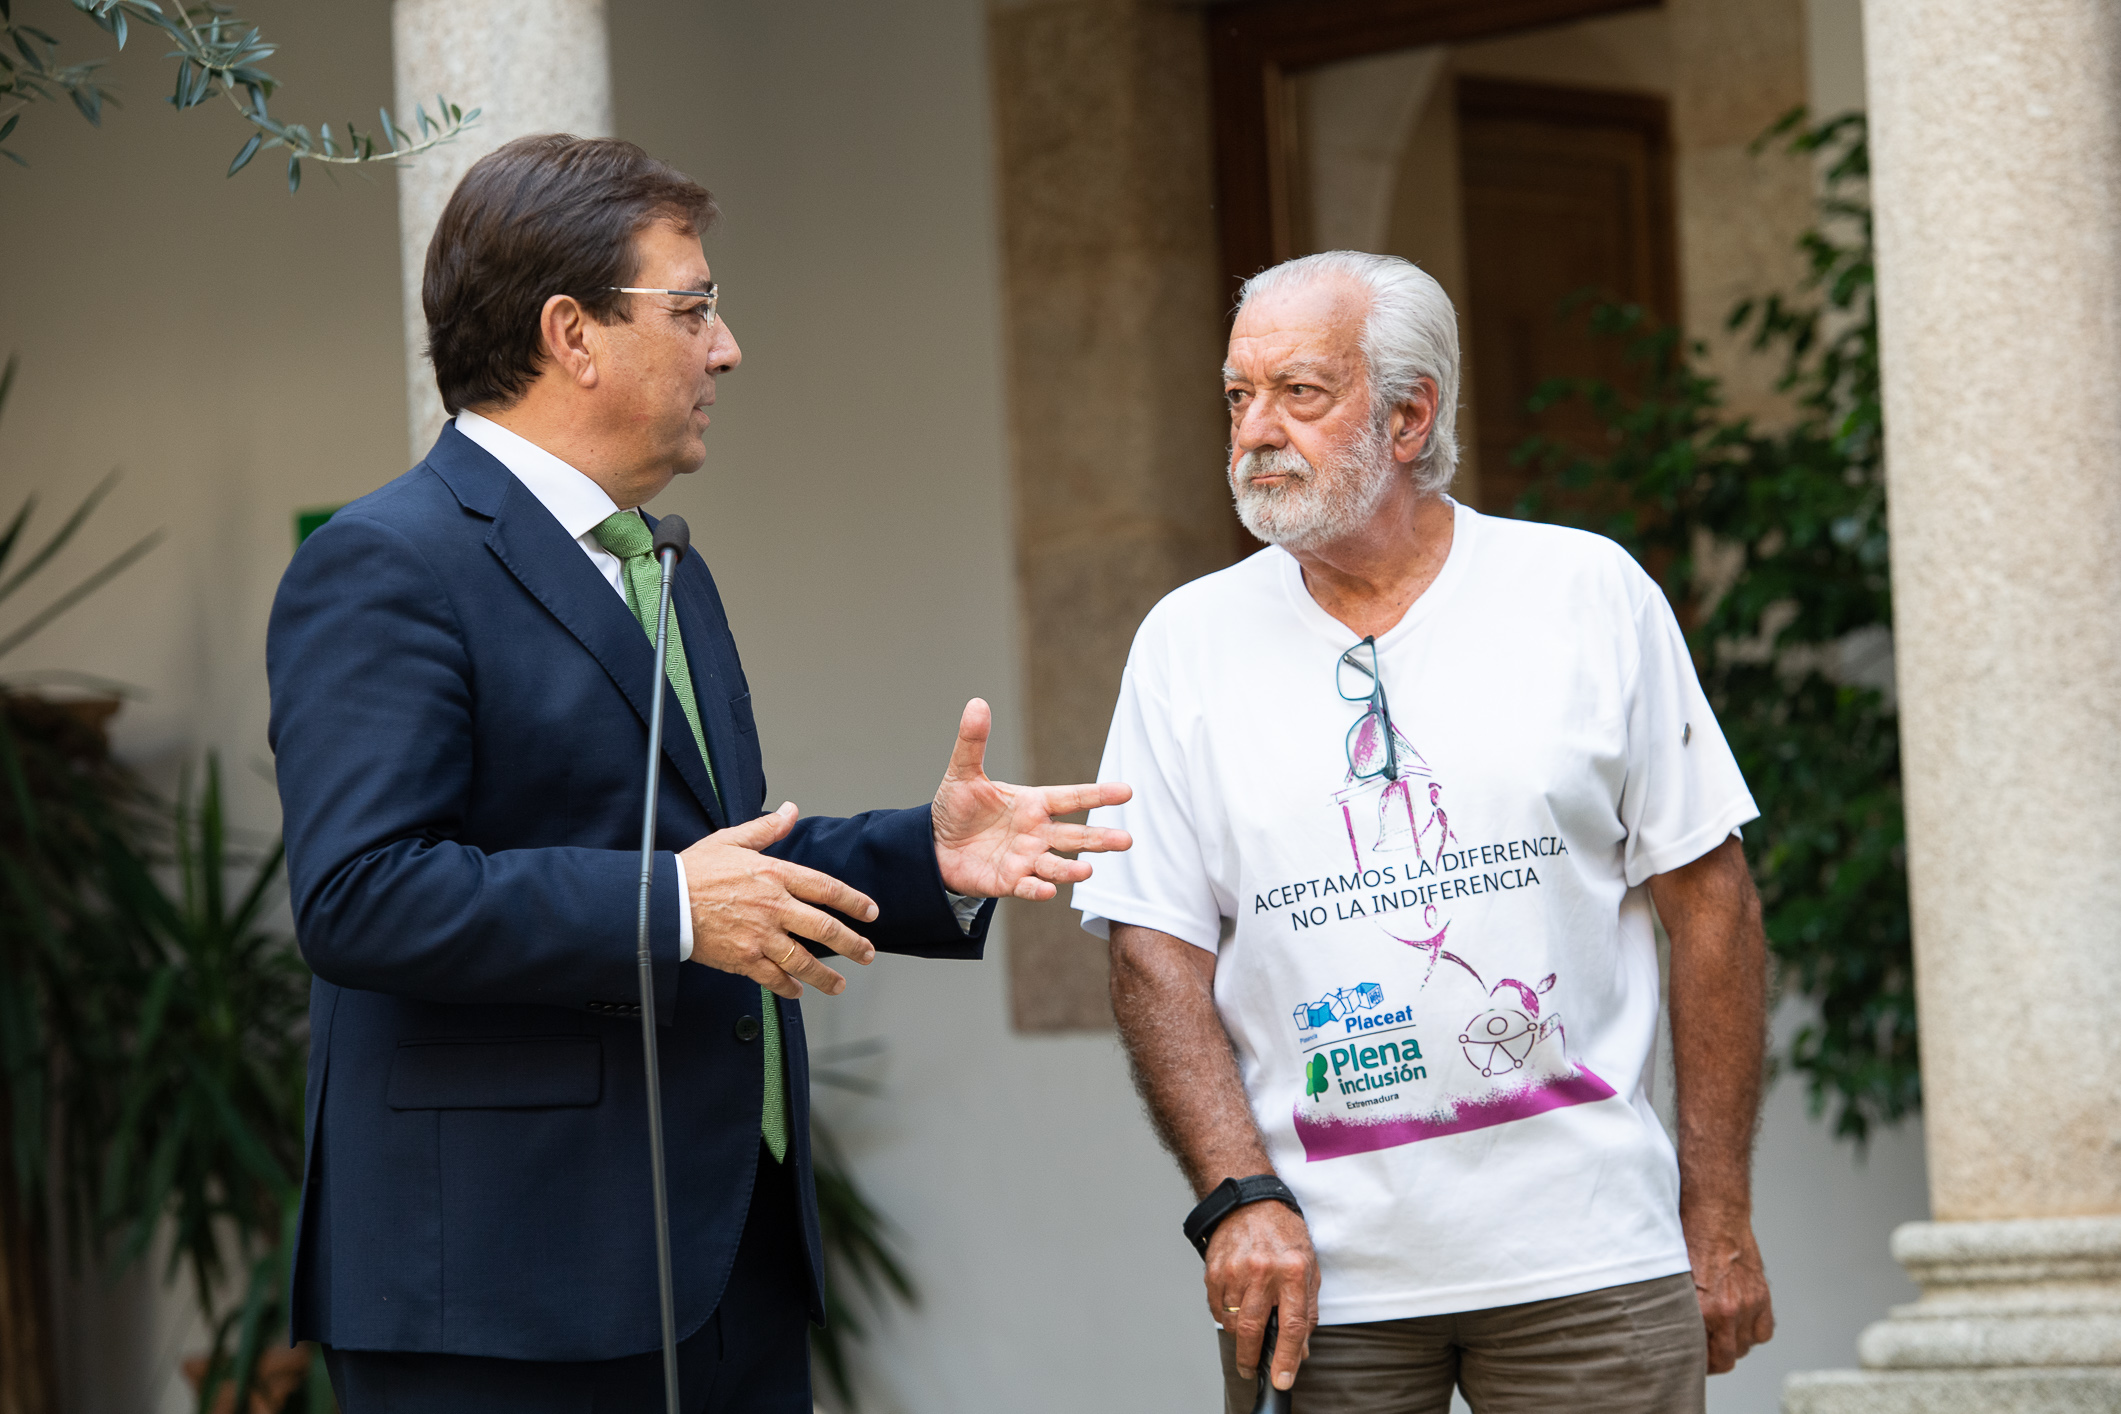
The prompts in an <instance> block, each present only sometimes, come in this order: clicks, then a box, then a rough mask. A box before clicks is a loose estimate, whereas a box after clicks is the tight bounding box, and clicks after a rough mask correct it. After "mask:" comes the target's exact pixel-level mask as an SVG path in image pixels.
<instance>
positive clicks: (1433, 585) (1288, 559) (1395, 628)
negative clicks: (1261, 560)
mask: <svg viewBox="0 0 2121 1414" xmlns="http://www.w3.org/2000/svg"><path fill="white" fill-rule="evenodd" d="M1444 499H1445V500H1446V501H1449V502H1450V503H1451V510H1452V519H1451V553H1450V554H1448V555H1446V556H1445V557H1444V562H1443V568H1442V569H1440V570H1438V571H1437V572H1436V578H1435V579H1433V580H1431V581H1430V583H1429V587H1428V588H1427V589H1424V590H1423V591H1422V592H1421V597H1420V598H1419V599H1416V600H1415V601H1414V602H1413V603H1412V604H1410V605H1408V606H1407V611H1406V613H1404V614H1402V615H1401V616H1400V619H1399V622H1398V623H1396V624H1394V625H1392V627H1390V628H1389V629H1386V630H1385V631H1384V632H1383V633H1381V634H1379V635H1377V642H1378V646H1379V647H1389V646H1391V644H1393V643H1394V642H1396V641H1397V640H1398V639H1400V638H1401V637H1403V636H1404V635H1406V634H1408V633H1411V632H1413V631H1414V629H1415V627H1416V626H1417V625H1419V624H1421V623H1423V622H1425V621H1427V620H1428V619H1429V618H1430V617H1431V616H1432V615H1434V614H1436V613H1437V612H1438V611H1440V610H1441V609H1442V607H1443V605H1444V603H1445V602H1446V601H1447V600H1448V599H1449V598H1450V597H1451V594H1452V592H1453V591H1454V590H1455V589H1456V588H1457V587H1458V581H1459V580H1461V579H1463V578H1464V577H1465V570H1466V565H1467V563H1468V562H1470V561H1471V559H1472V558H1473V542H1474V540H1475V539H1476V538H1477V537H1478V535H1479V533H1480V532H1479V522H1480V519H1481V515H1480V512H1478V511H1476V510H1474V509H1473V508H1472V507H1471V506H1468V505H1466V504H1465V503H1464V502H1462V501H1459V500H1457V499H1456V498H1454V497H1451V496H1445V497H1444ZM1272 553H1273V554H1274V555H1276V556H1277V557H1278V558H1279V559H1280V561H1281V582H1282V589H1283V591H1284V592H1285V593H1286V594H1287V595H1288V599H1289V605H1290V607H1291V608H1292V609H1294V610H1295V612H1296V616H1297V617H1298V618H1300V619H1302V620H1303V622H1304V624H1305V626H1306V627H1308V628H1310V629H1311V630H1312V631H1313V632H1316V633H1318V634H1320V635H1322V636H1324V637H1325V638H1327V639H1328V640H1330V641H1331V642H1332V643H1333V644H1334V645H1335V646H1336V647H1340V648H1345V647H1347V646H1348V645H1349V644H1351V643H1354V642H1357V641H1358V640H1357V638H1356V635H1355V632H1354V630H1352V629H1350V628H1349V627H1348V626H1347V625H1346V624H1344V623H1342V622H1341V621H1340V620H1339V619H1336V618H1334V617H1333V616H1332V615H1331V614H1329V613H1327V612H1326V611H1325V610H1324V609H1322V608H1320V607H1319V606H1318V601H1317V600H1316V599H1313V598H1312V597H1311V591H1310V590H1309V589H1308V588H1306V587H1305V585H1304V569H1303V566H1302V565H1301V564H1299V563H1297V559H1296V557H1295V556H1294V555H1292V554H1290V553H1289V552H1288V551H1286V550H1284V549H1282V548H1280V547H1279V546H1275V547H1273V549H1272Z"/></svg>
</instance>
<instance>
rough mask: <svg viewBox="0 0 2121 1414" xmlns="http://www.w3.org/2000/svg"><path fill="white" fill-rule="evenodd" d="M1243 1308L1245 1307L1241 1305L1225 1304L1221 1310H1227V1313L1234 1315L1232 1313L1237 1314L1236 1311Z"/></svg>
mask: <svg viewBox="0 0 2121 1414" xmlns="http://www.w3.org/2000/svg"><path fill="white" fill-rule="evenodd" d="M1244 1309H1245V1308H1244V1307H1242V1306H1225V1307H1223V1310H1225V1311H1227V1312H1229V1313H1230V1314H1231V1315H1233V1316H1234V1315H1236V1314H1237V1313H1238V1312H1240V1311H1242V1310H1244Z"/></svg>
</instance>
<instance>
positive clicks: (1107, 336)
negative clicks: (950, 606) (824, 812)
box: [987, 0, 1232, 1031]
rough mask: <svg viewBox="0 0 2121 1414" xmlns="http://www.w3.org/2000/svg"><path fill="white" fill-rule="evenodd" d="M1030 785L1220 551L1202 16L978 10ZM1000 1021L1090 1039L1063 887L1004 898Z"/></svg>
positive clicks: (1218, 410) (1104, 701)
mask: <svg viewBox="0 0 2121 1414" xmlns="http://www.w3.org/2000/svg"><path fill="white" fill-rule="evenodd" d="M987 33H988V65H989V72H990V75H991V81H992V85H993V93H994V111H995V117H996V128H997V133H996V146H997V149H998V160H997V165H996V170H997V173H998V185H999V199H1000V202H1001V217H1002V220H1001V225H1002V273H1003V282H1004V297H1005V299H1006V301H1007V310H1008V323H1007V338H1008V345H1007V347H1008V351H1009V382H1008V388H1009V437H1010V456H1011V461H1012V463H1013V476H1012V485H1013V487H1014V490H1015V499H1016V553H1017V584H1018V588H1019V591H1020V593H1021V596H1022V598H1021V603H1022V606H1023V607H1022V614H1023V624H1024V633H1023V640H1024V644H1025V648H1024V674H1025V693H1024V704H1025V705H1024V712H1025V716H1026V718H1027V724H1028V726H1029V729H1030V737H1031V750H1030V757H1031V760H1030V766H1029V769H1030V773H1031V775H1032V778H1033V779H1036V780H1042V781H1087V780H1094V779H1095V778H1096V773H1097V763H1098V761H1099V759H1100V758H1101V756H1102V755H1103V752H1104V744H1105V729H1106V727H1107V726H1108V725H1109V724H1110V722H1111V720H1112V704H1113V702H1114V700H1115V699H1116V698H1117V697H1118V695H1119V679H1120V672H1121V670H1122V669H1123V668H1124V667H1125V665H1126V661H1127V648H1128V645H1129V644H1130V643H1131V642H1132V641H1133V638H1134V630H1135V628H1136V626H1137V625H1139V624H1140V623H1141V620H1142V616H1143V615H1144V614H1146V613H1148V611H1149V609H1150V607H1151V606H1153V605H1154V604H1155V603H1156V601H1157V600H1158V599H1160V598H1161V597H1163V595H1165V594H1166V593H1168V592H1170V591H1171V590H1173V589H1175V588H1177V587H1178V586H1179V585H1181V584H1183V583H1185V582H1186V581H1187V580H1189V579H1193V578H1196V577H1198V576H1200V575H1203V574H1206V573H1208V572H1209V571H1211V570H1216V569H1220V568H1221V567H1222V566H1223V565H1225V564H1227V563H1228V562H1229V560H1230V558H1231V552H1230V547H1231V539H1232V536H1231V530H1230V525H1231V519H1230V509H1229V507H1230V492H1229V486H1228V484H1227V483H1226V482H1225V480H1224V479H1223V472H1222V456H1223V443H1224V439H1225V437H1226V435H1227V432H1226V420H1225V415H1224V412H1223V407H1222V385H1221V383H1220V382H1219V381H1218V380H1217V376H1216V373H1217V370H1218V369H1220V368H1221V367H1222V356H1223V341H1224V329H1223V322H1222V314H1223V308H1222V299H1221V294H1220V286H1221V277H1220V275H1219V273H1218V270H1219V261H1218V257H1217V254H1216V238H1215V215H1214V193H1213V190H1212V183H1213V176H1212V174H1213V171H1214V164H1213V158H1212V154H1211V148H1210V142H1209V134H1208V77H1207V41H1206V37H1205V32H1204V30H1203V29H1202V22H1201V18H1200V14H1199V12H1198V11H1195V10H1186V9H1180V8H1178V7H1175V6H1171V5H1167V4H1163V3H1161V2H1160V0H1039V3H1024V0H990V3H989V6H988V30H987ZM1003 907H1004V908H1006V909H1008V910H1009V914H1008V930H1009V931H1008V948H1009V994H1010V1003H1011V1012H1012V1019H1013V1021H1014V1023H1015V1025H1016V1027H1017V1028H1018V1029H1019V1030H1024V1031H1068V1030H1081V1029H1090V1028H1101V1027H1108V1026H1110V1025H1111V1024H1112V1007H1111V1003H1110V1001H1109V1000H1108V997H1107V983H1106V965H1105V945H1104V944H1103V943H1100V942H1099V941H1097V940H1096V939H1095V938H1092V937H1091V936H1090V935H1089V934H1087V933H1085V932H1083V931H1082V929H1081V927H1080V926H1079V925H1080V919H1079V917H1078V916H1077V914H1076V913H1075V912H1074V911H1073V910H1072V909H1070V908H1068V907H1067V895H1066V892H1065V891H1063V893H1062V896H1061V898H1060V899H1058V900H1055V901H1053V902H1050V903H1038V904H1032V903H1022V902H1017V901H1005V902H1004V904H1003Z"/></svg>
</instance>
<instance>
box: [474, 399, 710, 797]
mask: <svg viewBox="0 0 2121 1414" xmlns="http://www.w3.org/2000/svg"><path fill="white" fill-rule="evenodd" d="M452 430H454V429H452ZM458 438H459V440H460V441H462V442H464V443H465V445H466V446H467V447H468V448H469V449H470V450H472V451H475V452H479V453H480V455H482V456H483V455H485V454H484V452H483V451H481V450H480V449H479V448H478V447H476V446H475V445H473V444H471V443H470V442H469V439H466V438H463V437H462V434H458ZM489 460H490V458H489ZM500 470H501V474H502V475H503V476H506V477H507V480H508V485H507V486H506V487H505V488H502V490H501V494H500V497H499V504H498V505H497V507H496V509H495V513H494V518H493V528H492V529H491V530H490V531H488V532H487V536H486V545H487V548H489V549H490V550H492V551H493V553H494V555H495V557H496V558H498V559H499V560H500V561H501V563H502V564H503V565H505V566H507V568H508V572H509V573H510V574H512V575H514V576H515V578H516V581H517V583H519V584H521V585H522V586H523V588H524V589H525V590H527V591H528V592H529V593H530V595H531V596H532V597H533V598H535V599H536V600H537V601H538V602H539V603H540V604H543V605H544V606H545V608H546V610H547V611H548V612H549V613H551V615H552V616H553V617H554V618H555V619H558V620H559V621H560V624H561V625H562V626H563V627H564V628H566V630H567V631H568V632H569V633H571V634H573V635H574V636H575V638H576V639H577V640H578V641H579V642H580V643H581V645H582V646H583V647H584V648H586V649H587V650H589V654H590V656H591V657H593V658H595V659H596V660H597V662H598V663H599V664H600V665H601V666H602V667H603V669H604V671H605V673H606V674H607V675H608V676H609V677H610V678H611V681H612V684H613V686H615V687H617V688H618V690H619V691H620V692H621V693H622V694H623V695H624V696H625V698H626V700H627V702H628V703H630V704H631V705H632V707H633V710H634V711H635V712H636V713H637V714H638V715H639V716H640V719H641V721H642V722H643V723H644V724H645V723H646V722H647V721H648V718H649V713H650V711H651V710H652V707H653V699H652V698H651V697H650V696H649V695H648V694H649V688H648V684H649V679H650V678H651V677H653V676H654V673H655V645H654V644H652V643H650V642H649V641H648V635H646V634H645V633H643V632H641V625H640V621H639V620H637V619H635V618H634V616H633V613H632V611H631V610H629V609H628V608H627V607H626V601H625V600H623V599H621V598H620V597H619V596H618V595H616V594H614V593H612V590H611V585H610V584H609V583H607V582H606V581H605V579H604V577H603V576H602V575H600V574H598V573H597V571H596V566H595V565H593V564H591V563H590V562H589V558H588V556H586V555H584V554H583V553H582V547H581V546H580V545H577V544H576V543H575V542H574V540H573V538H572V537H571V536H569V535H568V534H567V532H566V530H565V529H563V528H562V527H561V525H560V523H559V522H558V521H556V520H554V519H553V518H552V513H551V512H550V511H547V510H546V509H545V507H544V506H543V505H542V504H540V503H539V501H538V498H537V497H536V496H534V495H532V494H531V493H530V490H529V488H527V487H525V486H524V485H523V484H522V483H521V482H520V481H517V480H516V479H515V477H514V476H512V475H509V474H508V472H507V469H506V468H505V467H503V468H500ZM467 504H469V503H468V502H467ZM673 597H674V596H673ZM685 647H686V650H687V652H688V654H689V653H690V652H691V651H692V642H691V640H690V639H689V638H688V639H687V640H686V643H685ZM696 677H697V671H696V670H695V678H696ZM662 689H663V757H664V759H665V760H666V761H668V762H669V764H670V765H671V767H672V768H673V769H674V770H675V771H676V772H677V775H678V777H679V779H681V780H683V781H684V783H685V785H686V788H687V789H689V790H690V791H691V792H692V794H693V797H694V798H695V799H696V800H698V801H699V803H700V805H701V806H702V807H703V808H704V809H705V810H706V812H707V815H708V817H709V818H710V819H711V820H713V821H714V822H715V824H716V826H717V827H720V826H723V825H726V824H728V823H729V822H728V819H727V816H726V815H725V813H724V812H723V810H722V807H721V802H720V801H719V800H717V799H716V797H715V792H714V789H713V788H712V787H711V786H710V785H709V784H708V780H707V770H706V767H705V765H704V764H703V763H702V762H701V760H700V753H699V748H698V747H697V746H695V745H694V744H693V740H692V733H691V732H690V731H689V730H687V729H686V726H685V713H684V709H683V708H681V707H679V706H678V698H677V694H676V693H675V692H673V691H672V690H671V688H670V685H669V683H668V682H665V683H663V684H662ZM694 696H695V697H696V698H697V697H699V694H698V693H697V692H695V694H694ZM699 705H700V707H701V709H702V718H701V725H702V727H703V728H704V727H705V725H706V722H707V720H708V718H707V715H706V711H705V709H706V707H707V703H706V701H705V700H701V701H700V703H699ZM723 710H724V712H725V713H726V710H727V707H726V704H724V707H723Z"/></svg>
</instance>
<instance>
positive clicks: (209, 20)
mask: <svg viewBox="0 0 2121 1414" xmlns="http://www.w3.org/2000/svg"><path fill="white" fill-rule="evenodd" d="M68 3H70V4H71V5H72V6H73V7H74V8H75V9H76V10H78V11H80V12H81V14H82V15H84V16H86V17H87V18H88V19H89V20H91V21H92V22H94V23H95V24H96V25H97V26H98V27H99V28H100V29H102V30H103V31H104V32H105V33H107V34H109V35H110V36H111V38H112V39H114V40H116V41H117V46H118V48H120V49H123V48H124V47H125V41H126V39H127V38H128V36H129V35H130V33H131V29H132V26H133V25H134V24H141V25H146V26H149V27H150V28H152V29H154V30H156V31H159V32H160V33H161V34H162V35H163V36H165V37H166V38H167V39H168V40H169V41H170V42H171V43H172V44H174V45H175V46H176V48H175V49H173V50H172V51H171V52H170V53H169V55H168V57H169V58H172V59H174V60H176V61H177V78H176V85H175V91H174V92H172V93H171V94H170V96H169V103H170V105H171V106H172V107H174V108H176V109H177V111H179V112H183V111H184V110H185V109H187V108H196V107H198V106H199V105H200V104H202V103H205V102H207V101H208V100H209V99H212V98H216V97H225V98H226V99H227V100H228V102H229V104H230V105H231V106H232V107H234V108H235V110H236V112H237V113H239V114H241V115H242V118H243V121H244V122H246V123H248V124H249V125H250V126H251V128H252V129H253V131H252V133H251V135H250V136H249V138H247V139H246V140H245V141H244V143H243V146H242V147H241V148H239V149H238V150H237V152H236V156H235V160H234V161H232V162H230V163H229V164H228V175H229V176H231V177H233V176H234V175H235V174H236V173H238V172H240V171H242V170H243V168H244V167H246V166H247V165H249V163H250V160H251V159H252V158H253V157H256V156H257V155H258V153H259V152H261V151H269V150H271V149H273V148H284V149H286V151H287V189H288V191H289V192H290V193H292V192H294V191H297V190H299V189H300V187H301V185H302V164H303V163H304V162H324V163H332V164H342V165H352V164H359V163H364V162H394V161H401V160H403V159H405V158H408V157H413V156H416V155H418V154H419V153H422V152H425V151H427V150H428V149H429V148H432V147H435V146H438V145H439V144H441V143H445V142H448V141H449V140H450V139H452V138H454V137H456V136H457V134H459V133H461V132H463V131H464V129H465V128H467V127H469V126H471V124H472V123H474V122H476V121H477V120H478V116H479V110H478V109H476V108H474V109H472V110H471V111H470V112H468V113H467V112H465V111H464V110H463V109H461V108H459V107H458V106H457V105H455V104H453V103H451V102H449V101H448V100H447V99H444V98H441V97H439V96H438V97H436V99H435V111H436V116H434V117H429V116H428V113H427V109H426V107H425V105H416V106H415V107H414V109H413V120H414V131H412V132H407V131H406V130H405V129H404V128H402V127H401V126H400V125H399V124H398V122H397V121H396V120H395V119H394V118H392V117H391V115H390V111H389V110H388V109H380V110H378V112H377V115H376V116H377V121H378V125H379V127H380V130H381V131H380V139H381V146H378V134H375V133H364V132H361V131H360V130H359V129H358V128H356V127H355V126H354V125H353V124H352V123H351V122H349V123H347V124H346V127H345V130H344V135H343V137H340V138H334V137H333V136H332V131H331V124H329V123H323V124H320V125H319V126H318V127H317V129H316V131H314V132H312V131H311V130H310V129H309V128H308V127H307V126H306V125H304V124H301V123H283V122H281V121H279V120H278V119H277V118H275V117H273V116H272V112H271V108H270V104H271V100H272V97H273V94H274V93H275V92H276V91H277V90H278V89H279V86H280V83H279V80H278V79H275V78H274V77H273V76H272V75H271V74H268V73H266V72H265V70H264V69H262V68H260V67H259V65H260V64H262V63H264V62H265V60H267V59H269V58H271V57H272V55H273V54H274V52H275V47H274V46H273V45H271V44H268V43H266V42H265V41H264V40H263V39H262V38H260V37H259V34H258V31H257V28H256V27H255V26H252V25H247V24H245V23H244V21H242V20H240V19H238V18H236V15H235V12H234V11H233V10H231V9H229V8H228V7H226V6H224V5H213V4H206V5H189V6H187V5H183V4H172V5H171V6H170V7H169V8H168V9H164V8H163V7H162V5H161V4H159V3H157V0H68ZM13 9H14V6H13V0H0V39H4V41H5V42H4V44H0V156H6V157H9V158H12V159H13V160H14V161H15V162H16V163H18V164H21V165H25V166H26V165H28V164H27V159H25V158H24V157H23V156H22V154H21V153H19V152H16V151H15V150H14V149H13V148H10V147H8V146H7V140H8V138H9V137H10V136H11V135H12V134H13V133H14V130H15V125H16V123H17V122H18V121H19V120H20V119H21V117H22V110H23V109H25V108H27V107H29V106H30V105H31V104H33V103H38V102H45V103H49V102H53V101H56V100H57V99H58V98H59V96H61V95H64V96H65V97H66V98H68V99H69V100H71V101H72V103H73V105H74V107H75V108H76V109H77V110H79V112H80V114H81V116H82V117H84V118H86V119H88V121H89V122H90V123H94V124H100V123H101V122H102V121H103V105H104V104H105V103H110V104H113V105H115V104H116V103H117V101H118V100H117V98H116V96H115V95H113V94H112V92H111V91H110V90H109V89H108V88H106V87H104V85H103V82H102V80H101V79H100V78H99V76H98V74H99V71H100V70H101V69H102V67H103V64H104V61H103V60H100V59H92V60H89V61H87V62H86V63H80V64H61V63H60V62H59V60H58V52H59V41H58V40H57V39H55V38H53V37H52V36H51V35H50V34H49V33H47V32H46V31H44V30H42V29H39V28H37V27H36V26H34V25H30V24H25V23H21V22H19V21H17V20H16V19H15V18H14V14H13Z"/></svg>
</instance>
